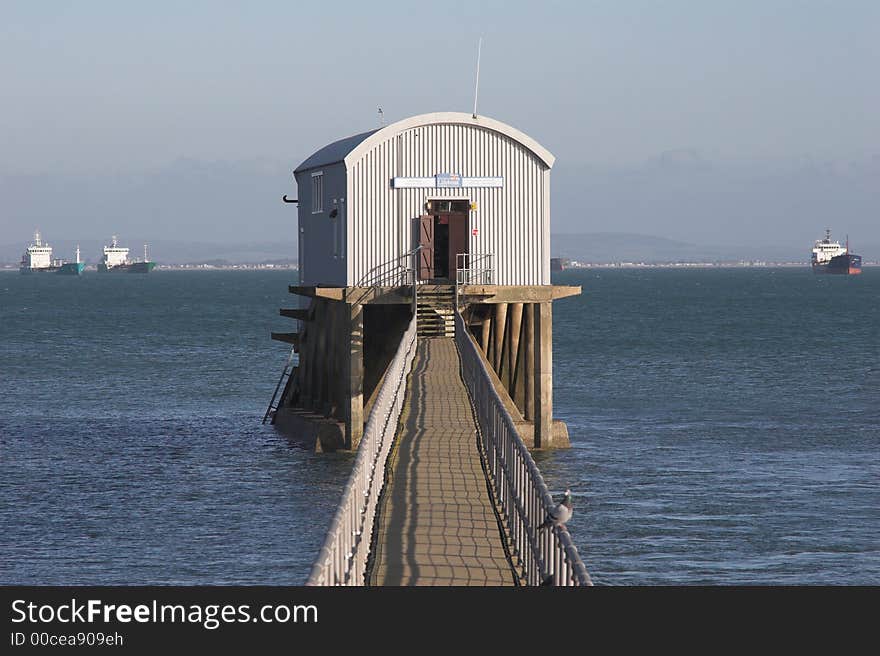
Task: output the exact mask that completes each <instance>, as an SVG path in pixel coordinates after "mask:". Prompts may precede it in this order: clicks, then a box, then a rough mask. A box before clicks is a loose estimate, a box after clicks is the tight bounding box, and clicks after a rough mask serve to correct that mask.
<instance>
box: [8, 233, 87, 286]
mask: <svg viewBox="0 0 880 656" xmlns="http://www.w3.org/2000/svg"><path fill="white" fill-rule="evenodd" d="M84 268H85V264H84V263H82V262H80V261H79V246H77V247H76V262H65V261H64V260H60V259H59V260H53V259H52V247H51V246H50V245H49V244H44V243H43V238H42V237H41V235H40V231H39V230H37V231H36V232H34V243H32V244H31V245H30V246H28V247H27V248H26V249H25V251H24V254H22V256H21V264H20V265H19V267H18V270H19V272H20V273H57V274H61V275H65V276H78V275H79V274H81V273H82V271H83V269H84Z"/></svg>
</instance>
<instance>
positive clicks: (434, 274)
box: [419, 200, 470, 282]
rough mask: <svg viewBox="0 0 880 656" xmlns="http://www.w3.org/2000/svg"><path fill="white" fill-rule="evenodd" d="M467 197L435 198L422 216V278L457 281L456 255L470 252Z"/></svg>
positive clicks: (468, 203) (420, 271)
mask: <svg viewBox="0 0 880 656" xmlns="http://www.w3.org/2000/svg"><path fill="white" fill-rule="evenodd" d="M469 209H470V202H469V201H467V200H431V201H429V202H428V211H429V214H426V215H424V216H421V217H419V245H420V246H421V247H422V250H421V253H420V257H419V262H420V266H419V278H420V279H421V280H436V281H438V282H454V281H455V267H456V255H458V254H460V253H467V252H468V241H469V240H468V228H469V226H468V211H469Z"/></svg>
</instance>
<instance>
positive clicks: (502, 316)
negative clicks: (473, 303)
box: [492, 303, 507, 378]
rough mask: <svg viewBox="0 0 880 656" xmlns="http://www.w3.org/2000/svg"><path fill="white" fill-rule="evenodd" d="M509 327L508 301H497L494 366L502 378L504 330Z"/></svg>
mask: <svg viewBox="0 0 880 656" xmlns="http://www.w3.org/2000/svg"><path fill="white" fill-rule="evenodd" d="M506 328H507V303H496V305H495V352H494V353H493V356H494V357H493V362H492V366H493V367H495V373H496V374H498V377H499V378H501V365H502V362H503V359H502V355H503V353H504V332H505V330H506Z"/></svg>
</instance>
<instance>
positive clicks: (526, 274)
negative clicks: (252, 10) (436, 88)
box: [267, 112, 581, 449]
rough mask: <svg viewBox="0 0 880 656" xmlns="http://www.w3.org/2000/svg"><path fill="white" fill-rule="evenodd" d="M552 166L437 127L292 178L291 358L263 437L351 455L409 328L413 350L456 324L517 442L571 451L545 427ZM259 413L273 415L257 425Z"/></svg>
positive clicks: (388, 129)
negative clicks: (311, 441) (271, 432)
mask: <svg viewBox="0 0 880 656" xmlns="http://www.w3.org/2000/svg"><path fill="white" fill-rule="evenodd" d="M553 163H554V157H553V155H552V154H551V153H550V152H549V151H548V150H547V149H546V148H544V147H543V146H541V145H540V144H539V143H538V142H537V141H535V140H534V139H532V138H531V137H529V136H528V135H526V134H524V133H522V132H520V131H519V130H517V129H515V128H513V127H511V126H509V125H506V124H504V123H501V122H500V121H496V120H493V119H490V118H487V117H484V116H476V117H475V116H472V115H471V114H466V113H453V112H442V113H432V114H424V115H421V116H414V117H411V118H407V119H404V120H402V121H399V122H396V123H393V124H390V125H387V126H384V127H382V128H379V129H377V130H373V131H370V132H364V133H362V134H358V135H355V136H351V137H347V138H345V139H340V140H339V141H335V142H333V143H331V144H329V145H326V146H324V147H323V148H320V149H319V150H317V151H316V152H315V153H314V154H313V155H311V156H310V157H309V158H307V159H306V160H305V161H304V162H303V163H302V164H300V165H299V166H298V167H297V168H296V170H295V171H294V177H295V179H296V184H297V199H296V200H295V201H292V200H288V199H287V197H286V196H285V200H286V201H287V202H295V203H296V204H297V209H298V225H297V231H298V235H297V236H298V244H299V246H298V249H299V252H298V262H299V282H298V284H297V285H292V286H291V287H290V292H291V293H293V294H296V295H297V296H298V297H299V298H300V303H299V307H295V308H289V309H282V310H281V314H282V315H284V316H287V317H290V318H292V319H296V320H297V324H296V329H295V330H294V331H293V332H289V333H273V335H272V337H273V339H278V340H281V341H285V342H288V343H290V344H291V345H292V353H293V352H296V353H297V354H298V358H297V359H296V360H295V362H296V364H295V366H293V367H292V369H291V370H290V374H289V377H288V378H287V379H286V380H284V378H283V377H282V381H283V383H284V384H283V386H281V385H280V386H279V387H280V388H281V390H282V391H281V394H280V396H279V397H278V399H279V401H278V403H277V406H274V407H272V406H270V410H272V417H273V422H274V423H275V424H276V425H278V426H280V427H282V428H285V429H289V430H291V431H294V432H297V433H303V434H306V435H309V436H313V437H314V438H315V440H316V447H317V448H319V449H337V448H344V449H353V448H355V447H356V446H357V444H358V442H359V440H360V437H361V435H362V434H363V430H364V420H365V417H367V416H368V414H369V410H370V407H371V404H372V403H373V401H374V400H375V399H374V396H375V393H376V392H377V390H378V388H379V386H380V383H381V381H382V378H383V375H384V373H385V369H386V367H387V366H388V363H389V362H390V361H391V359H392V357H393V356H394V353H395V351H396V349H397V346H398V344H399V343H400V340H401V337H402V335H403V333H404V331H405V330H406V328H407V326H408V325H409V322H410V319H411V318H412V316H413V313H416V314H417V326H418V338H419V339H423V338H436V337H444V336H446V337H448V336H451V335H452V334H453V331H454V329H455V328H454V326H455V322H454V313H455V312H460V313H461V315H462V317H463V319H464V325H465V326H467V330H468V332H469V333H470V337H471V338H472V339H473V340H474V341H475V343H476V344H477V346H478V350H479V351H480V352H481V353H482V355H483V357H484V358H485V363H486V364H487V365H488V368H489V370H490V372H491V376H492V378H493V382H494V384H495V387H496V389H497V390H498V392H499V395H500V396H501V397H502V399H503V401H504V403H505V406H506V408H507V410H508V411H509V412H510V414H511V417H513V418H514V420H515V421H516V423H517V427H518V430H519V432H520V435H521V437H522V438H523V440H524V441H525V442H526V443H527V444H530V445H532V446H535V447H555V446H567V445H568V434H567V430H566V428H565V426H564V424H562V422H559V421H554V420H553V417H552V412H553V376H552V301H553V300H555V299H559V298H563V297H566V296H571V295H575V294H579V293H580V291H581V290H580V288H579V287H565V286H554V285H552V284H551V280H550V171H551V169H552V167H553ZM267 414H268V413H267Z"/></svg>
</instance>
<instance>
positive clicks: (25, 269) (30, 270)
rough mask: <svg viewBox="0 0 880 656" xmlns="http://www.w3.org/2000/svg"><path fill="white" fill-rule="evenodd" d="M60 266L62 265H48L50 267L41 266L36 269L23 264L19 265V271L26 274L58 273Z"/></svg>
mask: <svg viewBox="0 0 880 656" xmlns="http://www.w3.org/2000/svg"><path fill="white" fill-rule="evenodd" d="M60 268H61V267H57V266H48V267H40V268H38V269H35V268H33V267H29V266H21V267H18V272H19V273H21V274H24V275H26V276H29V275H31V274H32V273H58V269H60Z"/></svg>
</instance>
